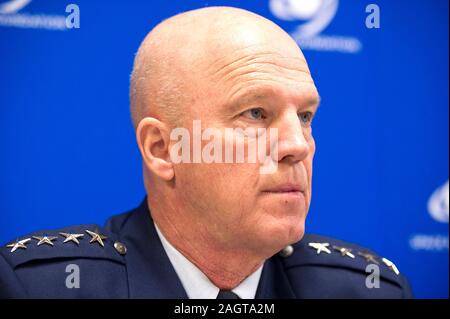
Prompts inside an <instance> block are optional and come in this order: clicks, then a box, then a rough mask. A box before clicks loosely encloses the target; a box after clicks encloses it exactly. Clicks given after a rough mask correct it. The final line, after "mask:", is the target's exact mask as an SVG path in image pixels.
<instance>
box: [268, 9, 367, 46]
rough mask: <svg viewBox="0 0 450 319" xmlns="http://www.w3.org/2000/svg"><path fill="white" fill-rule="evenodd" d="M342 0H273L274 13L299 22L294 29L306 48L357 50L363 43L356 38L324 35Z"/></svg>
mask: <svg viewBox="0 0 450 319" xmlns="http://www.w3.org/2000/svg"><path fill="white" fill-rule="evenodd" d="M338 6H339V1H338V0H270V1H269V8H270V11H271V12H272V14H273V15H274V16H275V17H277V18H278V19H281V20H284V21H299V22H300V24H299V25H297V27H296V28H295V29H294V30H292V31H290V34H291V36H292V37H293V38H294V39H295V40H296V41H297V43H298V44H299V45H300V46H301V47H302V49H310V50H317V51H335V52H342V53H357V52H359V51H360V50H361V48H362V44H361V42H360V41H359V40H358V39H356V38H353V37H345V36H338V35H323V34H322V31H324V30H325V29H326V27H328V25H329V24H330V23H331V22H332V21H333V18H334V17H335V16H336V13H337V11H338Z"/></svg>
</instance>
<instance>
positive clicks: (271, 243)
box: [260, 219, 305, 255]
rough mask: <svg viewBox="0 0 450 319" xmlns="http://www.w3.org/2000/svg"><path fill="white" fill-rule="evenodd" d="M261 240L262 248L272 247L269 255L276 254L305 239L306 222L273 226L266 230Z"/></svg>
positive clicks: (299, 221)
mask: <svg viewBox="0 0 450 319" xmlns="http://www.w3.org/2000/svg"><path fill="white" fill-rule="evenodd" d="M262 234H264V237H263V238H260V240H261V243H260V245H261V247H270V248H271V251H270V252H269V253H271V254H272V255H273V254H276V253H277V252H278V251H280V250H281V249H283V248H284V247H286V246H287V245H290V244H293V243H296V242H298V241H300V240H301V239H302V238H303V235H304V234H305V222H304V219H303V220H297V222H292V221H291V222H282V223H278V224H277V225H272V227H271V228H270V229H266V231H265V232H262Z"/></svg>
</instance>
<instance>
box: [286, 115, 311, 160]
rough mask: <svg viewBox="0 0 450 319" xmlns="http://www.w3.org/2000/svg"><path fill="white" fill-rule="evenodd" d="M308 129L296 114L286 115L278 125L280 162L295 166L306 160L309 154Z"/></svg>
mask: <svg viewBox="0 0 450 319" xmlns="http://www.w3.org/2000/svg"><path fill="white" fill-rule="evenodd" d="M306 130H307V129H306V128H305V127H303V126H302V124H301V122H300V119H299V118H298V116H297V114H296V113H294V114H293V113H290V114H286V115H285V116H284V117H283V119H282V120H281V121H280V122H279V125H278V162H279V163H283V162H285V163H288V164H295V163H297V162H300V161H302V160H304V159H305V158H306V157H307V156H308V154H309V152H310V147H311V146H310V145H309V144H308V141H307V138H312V137H307V136H306V134H310V133H308V132H306Z"/></svg>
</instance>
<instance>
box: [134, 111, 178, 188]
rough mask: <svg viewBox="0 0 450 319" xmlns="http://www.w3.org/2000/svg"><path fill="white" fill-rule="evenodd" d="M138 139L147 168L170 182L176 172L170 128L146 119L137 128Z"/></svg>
mask: <svg viewBox="0 0 450 319" xmlns="http://www.w3.org/2000/svg"><path fill="white" fill-rule="evenodd" d="M136 139H137V143H138V145H139V149H140V151H141V155H142V159H143V161H144V164H145V166H146V167H147V168H148V169H149V170H150V171H151V172H152V173H154V174H155V175H157V176H159V177H160V178H162V179H164V180H166V181H170V180H171V179H172V178H173V177H174V170H173V163H172V161H171V159H170V153H169V142H170V133H169V129H168V127H167V126H166V125H165V124H164V123H162V122H161V121H159V120H157V119H155V118H153V117H146V118H144V119H142V120H141V121H140V122H139V125H138V127H137V128H136Z"/></svg>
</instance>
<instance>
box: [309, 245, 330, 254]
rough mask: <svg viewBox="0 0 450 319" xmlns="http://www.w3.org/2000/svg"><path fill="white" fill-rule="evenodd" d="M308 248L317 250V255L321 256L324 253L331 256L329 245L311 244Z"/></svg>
mask: <svg viewBox="0 0 450 319" xmlns="http://www.w3.org/2000/svg"><path fill="white" fill-rule="evenodd" d="M308 246H309V247H312V248H314V249H317V255H319V254H320V253H321V252H322V251H323V252H326V253H327V254H331V251H330V250H329V249H328V248H327V247H328V246H330V244H329V243H309V244H308Z"/></svg>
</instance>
